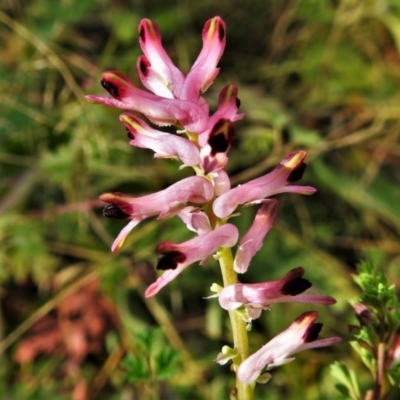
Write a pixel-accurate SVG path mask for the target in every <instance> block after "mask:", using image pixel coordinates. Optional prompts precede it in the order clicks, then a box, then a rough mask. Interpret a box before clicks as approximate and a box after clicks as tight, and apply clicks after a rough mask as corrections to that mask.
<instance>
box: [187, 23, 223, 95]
mask: <svg viewBox="0 0 400 400" xmlns="http://www.w3.org/2000/svg"><path fill="white" fill-rule="evenodd" d="M202 38H203V47H202V49H201V52H200V54H199V56H198V57H197V60H196V61H195V63H194V64H193V66H192V68H191V70H190V72H189V73H188V75H187V77H186V79H185V82H184V86H183V90H182V93H181V96H180V98H184V99H185V100H189V101H196V102H197V101H198V99H199V96H200V95H201V94H202V93H204V92H205V91H206V90H207V89H208V88H209V86H210V85H211V84H212V83H213V81H214V79H215V78H216V77H217V75H218V72H219V68H217V65H218V62H219V60H220V58H221V56H222V53H223V52H224V49H225V44H226V27H225V23H224V21H223V20H222V19H221V18H220V17H214V18H211V19H209V20H208V21H207V22H206V23H205V25H204V28H203V34H202Z"/></svg>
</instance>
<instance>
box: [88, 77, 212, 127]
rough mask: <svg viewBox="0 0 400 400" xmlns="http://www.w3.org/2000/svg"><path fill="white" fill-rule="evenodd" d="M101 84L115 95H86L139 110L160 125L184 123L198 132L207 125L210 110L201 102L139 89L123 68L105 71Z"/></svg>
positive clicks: (95, 100) (112, 104)
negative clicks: (197, 102)
mask: <svg viewBox="0 0 400 400" xmlns="http://www.w3.org/2000/svg"><path fill="white" fill-rule="evenodd" d="M101 84H102V86H103V87H104V88H105V89H106V90H107V91H108V93H110V95H111V96H112V97H111V98H109V97H103V96H92V95H90V96H86V99H88V100H89V101H91V102H93V103H98V104H105V105H107V106H111V107H116V108H121V109H124V110H135V111H138V112H140V113H142V114H144V115H145V116H146V117H147V118H148V119H149V120H150V121H152V122H153V123H155V124H157V125H160V126H165V125H180V126H182V127H184V128H185V129H187V130H188V131H191V132H195V133H199V132H202V131H203V130H204V129H205V127H206V124H207V114H205V112H204V111H203V109H202V108H201V107H200V106H198V105H197V104H195V103H192V102H189V101H185V100H180V99H171V98H165V97H160V96H157V95H155V94H153V93H150V92H147V91H145V90H141V89H138V88H136V87H135V86H134V85H133V83H132V82H130V81H129V79H128V78H127V77H126V76H125V75H124V74H123V73H122V72H119V71H106V72H104V73H103V74H102V80H101Z"/></svg>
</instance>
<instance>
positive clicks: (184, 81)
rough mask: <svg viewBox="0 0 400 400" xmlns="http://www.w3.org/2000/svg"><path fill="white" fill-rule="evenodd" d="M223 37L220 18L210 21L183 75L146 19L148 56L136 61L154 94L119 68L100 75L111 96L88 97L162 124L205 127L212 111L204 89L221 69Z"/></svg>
mask: <svg viewBox="0 0 400 400" xmlns="http://www.w3.org/2000/svg"><path fill="white" fill-rule="evenodd" d="M225 41H226V34H225V24H224V22H223V21H222V19H221V18H220V17H214V18H212V19H210V20H208V21H207V22H206V24H205V26H204V29H203V48H202V50H201V52H200V54H199V56H198V58H197V60H196V62H195V63H194V65H193V67H192V69H191V70H190V72H189V73H188V75H187V77H185V76H184V75H183V73H182V72H181V71H179V69H178V68H177V67H176V66H175V65H174V64H173V62H172V61H171V59H170V58H169V56H168V55H167V53H166V52H165V50H164V48H163V46H162V43H161V34H160V31H159V29H158V26H157V24H155V23H154V22H152V21H150V20H148V19H143V20H142V21H141V22H140V24H139V42H140V46H141V48H142V50H143V52H144V55H142V56H141V57H139V59H138V62H137V66H138V71H139V76H140V79H141V81H142V83H143V85H144V86H145V87H146V88H147V89H148V90H150V91H151V92H152V93H150V92H147V91H145V90H141V89H138V88H136V87H135V86H134V85H133V83H132V82H130V80H129V79H128V78H127V77H126V76H125V75H124V74H123V73H121V72H119V71H107V72H105V73H103V74H102V80H101V84H102V86H103V87H104V88H105V89H106V90H107V91H108V93H109V94H110V95H111V98H108V97H103V96H86V98H87V99H88V100H90V101H92V102H94V103H99V104H105V105H108V106H111V107H117V108H121V109H125V110H135V111H138V112H140V113H142V114H144V115H145V116H146V117H147V118H148V119H149V120H150V121H152V122H153V123H155V124H157V125H160V126H163V125H177V126H178V127H180V128H184V129H185V130H187V131H189V132H191V133H201V132H203V131H204V130H205V129H206V127H207V120H208V112H209V108H208V103H207V102H206V101H205V100H204V99H203V98H202V97H201V94H202V93H204V91H205V90H206V89H207V88H208V86H209V85H210V84H211V83H212V82H213V80H214V79H215V77H216V76H217V74H218V71H219V69H218V68H216V66H217V64H218V61H219V59H220V58H221V55H222V53H223V51H224V48H225Z"/></svg>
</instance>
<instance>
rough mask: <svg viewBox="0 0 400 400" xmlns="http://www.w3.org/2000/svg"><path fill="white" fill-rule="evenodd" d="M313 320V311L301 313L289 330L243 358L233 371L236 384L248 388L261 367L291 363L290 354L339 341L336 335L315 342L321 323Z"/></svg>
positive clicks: (315, 316) (267, 367) (268, 367)
mask: <svg viewBox="0 0 400 400" xmlns="http://www.w3.org/2000/svg"><path fill="white" fill-rule="evenodd" d="M317 317H318V313H317V312H316V311H308V312H305V313H304V314H302V315H300V317H298V318H297V319H296V320H295V321H294V322H293V323H292V324H291V325H290V326H289V328H287V329H286V330H285V331H283V332H282V333H280V334H279V335H277V336H275V337H274V338H273V339H272V340H270V341H269V342H268V343H267V344H266V345H264V346H263V347H261V349H260V350H258V351H256V352H255V353H253V354H252V355H251V356H250V357H248V358H246V360H244V361H243V362H242V363H241V364H240V366H239V368H238V371H237V376H238V378H239V379H240V381H241V382H243V383H244V384H246V385H250V384H251V383H253V382H254V381H255V380H256V379H257V378H258V376H259V375H260V373H261V371H262V370H263V369H264V368H266V369H267V370H270V369H272V368H274V367H277V366H279V365H282V364H286V363H288V362H290V361H293V360H294V358H288V357H289V356H291V355H292V354H295V353H298V352H299V351H303V350H308V349H312V348H317V347H325V346H332V345H334V344H336V343H338V342H340V341H341V340H342V339H341V338H340V337H337V336H336V337H330V338H327V339H321V340H317V338H318V334H319V332H320V331H321V329H322V324H321V323H315V321H316V319H317Z"/></svg>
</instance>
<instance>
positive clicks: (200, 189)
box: [100, 176, 214, 251]
mask: <svg viewBox="0 0 400 400" xmlns="http://www.w3.org/2000/svg"><path fill="white" fill-rule="evenodd" d="M213 195H214V189H213V187H212V184H211V183H210V182H209V181H208V180H207V179H205V178H203V177H200V176H192V177H189V178H185V179H182V180H181V181H178V182H176V183H174V184H173V185H171V186H170V187H169V188H167V189H164V190H161V191H160V192H157V193H152V194H149V195H146V196H141V197H130V196H127V195H125V194H123V193H119V192H114V193H112V192H108V193H103V194H102V195H101V196H100V200H102V201H104V202H106V203H108V205H107V206H106V207H105V209H104V212H103V213H104V215H105V216H106V217H109V218H117V219H131V220H132V221H135V222H131V223H129V224H128V226H127V227H125V228H124V229H123V230H122V232H121V233H120V235H119V236H118V238H117V240H115V241H114V244H113V251H116V250H118V249H119V248H120V247H121V246H122V244H123V241H124V240H125V238H126V236H127V234H128V233H129V232H130V231H131V230H132V229H133V227H134V226H136V225H137V224H138V223H139V222H141V221H142V220H144V219H146V218H149V217H152V216H155V215H158V218H166V217H170V216H172V215H175V214H176V213H178V212H179V211H180V210H182V209H183V208H185V207H186V206H187V205H188V204H190V203H193V204H201V205H203V204H205V203H207V202H209V201H210V200H211V199H212V197H213Z"/></svg>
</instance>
